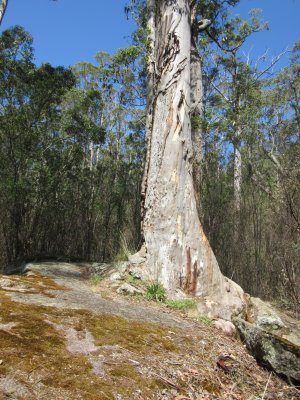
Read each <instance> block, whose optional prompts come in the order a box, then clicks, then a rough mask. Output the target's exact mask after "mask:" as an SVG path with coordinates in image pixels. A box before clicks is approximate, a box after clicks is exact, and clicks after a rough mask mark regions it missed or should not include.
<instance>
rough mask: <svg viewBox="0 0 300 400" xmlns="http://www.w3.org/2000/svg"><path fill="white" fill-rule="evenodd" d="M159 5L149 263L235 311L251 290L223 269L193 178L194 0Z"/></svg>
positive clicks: (146, 227) (217, 308)
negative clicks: (206, 229) (203, 222)
mask: <svg viewBox="0 0 300 400" xmlns="http://www.w3.org/2000/svg"><path fill="white" fill-rule="evenodd" d="M149 5H150V6H151V5H153V1H152V0H150V1H149ZM157 7H158V8H159V9H156V10H155V11H156V15H155V32H156V34H155V38H154V42H153V48H152V50H153V60H154V74H153V78H152V77H151V78H150V79H152V81H151V86H152V88H151V92H150V93H149V102H148V109H147V129H148V132H147V137H148V140H149V141H150V146H149V145H148V147H147V160H148V161H147V163H146V170H145V178H144V182H146V185H145V186H144V196H145V198H144V203H143V204H142V208H143V212H144V218H143V231H144V238H145V245H146V249H147V268H148V272H149V275H150V276H151V278H152V279H154V280H158V281H159V282H161V283H162V284H163V285H164V287H165V288H166V289H167V290H168V292H169V293H170V294H171V295H176V292H178V289H180V290H181V292H182V291H184V292H185V293H187V294H189V295H196V296H200V297H202V298H203V307H204V308H205V311H206V312H209V311H210V312H211V314H214V315H216V314H217V315H221V316H222V317H224V318H230V316H231V314H232V311H233V310H234V309H236V308H241V307H242V304H243V291H242V289H241V288H240V287H239V286H238V285H236V284H235V283H234V282H232V281H230V280H229V279H227V278H224V277H223V275H222V274H221V272H220V269H219V266H218V264H217V261H216V258H215V256H214V254H213V252H212V250H211V247H210V245H209V243H208V241H207V239H206V237H205V235H204V232H203V229H202V226H201V224H200V220H199V216H198V212H197V206H196V195H195V190H194V185H193V172H192V170H193V166H192V161H193V151H192V137H191V121H190V108H191V96H190V86H191V65H190V54H191V15H190V9H189V1H188V0H177V1H175V0H173V1H168V2H167V1H160V2H159V3H157ZM207 296H208V297H209V298H210V301H209V302H207V301H206V300H207V299H206V297H207ZM211 300H212V301H211ZM209 307H210V310H209Z"/></svg>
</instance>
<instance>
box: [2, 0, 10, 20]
mask: <svg viewBox="0 0 300 400" xmlns="http://www.w3.org/2000/svg"><path fill="white" fill-rule="evenodd" d="M7 4H8V0H2V1H1V4H0V25H1V23H2V20H3V17H4V14H5V11H6V7H7Z"/></svg>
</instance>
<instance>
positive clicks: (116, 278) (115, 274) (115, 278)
mask: <svg viewBox="0 0 300 400" xmlns="http://www.w3.org/2000/svg"><path fill="white" fill-rule="evenodd" d="M122 279H123V278H122V276H121V274H120V273H119V272H113V273H112V274H111V275H110V277H109V280H110V281H111V282H116V281H121V280H122Z"/></svg>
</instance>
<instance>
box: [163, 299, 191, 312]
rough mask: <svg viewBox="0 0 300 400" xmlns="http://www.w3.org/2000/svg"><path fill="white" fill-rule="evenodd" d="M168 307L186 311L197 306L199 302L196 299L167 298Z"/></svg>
mask: <svg viewBox="0 0 300 400" xmlns="http://www.w3.org/2000/svg"><path fill="white" fill-rule="evenodd" d="M166 304H167V306H168V307H170V308H173V309H174V310H180V311H186V310H193V309H196V308H197V303H196V301H195V300H194V299H178V300H166Z"/></svg>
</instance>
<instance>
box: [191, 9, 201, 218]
mask: <svg viewBox="0 0 300 400" xmlns="http://www.w3.org/2000/svg"><path fill="white" fill-rule="evenodd" d="M196 23H197V19H196V3H195V5H194V7H193V9H192V10H191V26H192V27H194V28H193V29H192V30H191V59H190V66H191V76H190V80H191V85H190V86H191V114H190V115H191V134H192V143H193V152H194V154H193V163H192V165H193V181H194V190H195V198H196V206H197V210H198V215H199V217H200V216H201V203H200V185H201V161H202V129H201V118H202V114H203V112H202V97H203V86H202V62H201V57H200V54H199V51H198V48H197V41H198V29H197V28H196Z"/></svg>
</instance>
